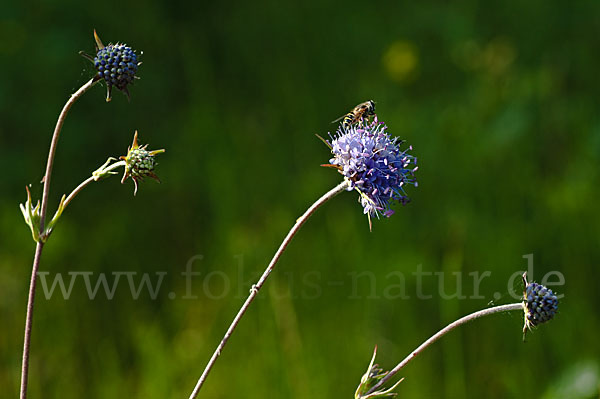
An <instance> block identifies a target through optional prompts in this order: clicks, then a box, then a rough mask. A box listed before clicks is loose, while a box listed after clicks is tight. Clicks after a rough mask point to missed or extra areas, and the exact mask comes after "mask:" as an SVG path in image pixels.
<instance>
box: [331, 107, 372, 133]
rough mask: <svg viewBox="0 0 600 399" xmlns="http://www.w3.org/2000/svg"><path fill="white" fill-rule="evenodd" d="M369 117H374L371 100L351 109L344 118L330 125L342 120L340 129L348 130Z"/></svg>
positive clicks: (341, 117)
mask: <svg viewBox="0 0 600 399" xmlns="http://www.w3.org/2000/svg"><path fill="white" fill-rule="evenodd" d="M371 115H375V102H374V101H372V100H369V101H365V102H364V103H360V104H358V105H357V106H356V107H354V108H353V109H352V111H350V112H348V113H347V114H346V115H344V116H340V117H339V118H337V119H336V120H334V121H332V122H331V123H335V122H337V121H339V120H340V119H341V120H342V128H343V129H348V128H349V127H350V125H353V124H355V123H358V122H359V121H361V120H362V119H363V118H368V117H369V116H371Z"/></svg>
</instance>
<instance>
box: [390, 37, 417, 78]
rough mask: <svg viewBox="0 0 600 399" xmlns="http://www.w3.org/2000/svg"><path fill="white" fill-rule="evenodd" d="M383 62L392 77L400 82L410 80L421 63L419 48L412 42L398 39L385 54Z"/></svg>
mask: <svg viewBox="0 0 600 399" xmlns="http://www.w3.org/2000/svg"><path fill="white" fill-rule="evenodd" d="M382 63H383V67H384V68H385V71H386V72H387V74H388V76H389V77H390V79H392V80H394V81H396V82H399V83H402V82H406V81H409V80H411V79H412V78H413V77H414V76H415V75H416V71H417V68H418V65H419V56H418V54H417V49H416V48H415V46H414V45H413V44H412V43H410V42H407V41H405V40H397V41H395V42H393V43H392V44H391V45H390V46H389V47H388V49H387V50H386V51H385V53H384V54H383V57H382Z"/></svg>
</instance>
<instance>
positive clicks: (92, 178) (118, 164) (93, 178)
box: [64, 161, 126, 209]
mask: <svg viewBox="0 0 600 399" xmlns="http://www.w3.org/2000/svg"><path fill="white" fill-rule="evenodd" d="M125 165H126V164H125V161H119V162H115V163H113V164H112V165H110V166H109V167H107V168H106V169H103V170H102V171H103V173H107V174H108V172H111V171H112V170H114V169H117V168H119V167H121V166H125ZM95 181H98V178H97V177H96V176H93V175H92V176H90V177H88V178H87V179H85V180H84V181H82V182H81V184H79V185H78V186H77V187H76V188H75V189H74V190H73V191H72V192H71V194H69V196H68V197H67V199H66V200H65V202H64V209H66V208H67V205H69V203H70V202H71V201H72V200H73V199H74V198H75V197H76V196H77V194H79V193H80V192H81V191H83V189H84V188H85V187H86V186H87V185H88V184H90V183H93V182H95Z"/></svg>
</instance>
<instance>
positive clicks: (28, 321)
mask: <svg viewBox="0 0 600 399" xmlns="http://www.w3.org/2000/svg"><path fill="white" fill-rule="evenodd" d="M94 83H96V82H95V81H94V79H91V80H90V81H89V82H87V83H86V84H84V85H83V86H81V88H80V89H79V90H77V91H76V92H75V93H73V94H72V95H71V97H70V98H69V99H68V100H67V102H66V104H65V105H64V107H63V109H62V111H61V112H60V115H59V116H58V121H57V122H56V126H55V127H54V133H53V135H52V141H51V142H50V150H49V151H48V162H47V163H46V173H45V174H44V179H43V182H44V191H43V194H42V205H41V210H40V239H41V241H40V242H38V243H37V245H36V248H35V256H34V258H33V267H32V268H31V281H30V283H29V298H28V300H27V315H26V316H25V333H24V337H23V363H22V364H21V390H20V398H21V399H26V398H27V379H28V376H29V351H30V344H31V328H32V323H33V304H34V301H35V285H36V277H37V271H38V268H39V266H40V259H41V257H42V249H43V248H44V243H43V241H44V240H45V239H46V233H45V231H44V229H45V220H46V212H47V211H48V197H49V194H50V178H51V176H52V167H53V165H54V155H55V153H56V147H57V145H58V137H59V136H60V131H61V130H62V127H63V124H64V123H65V118H66V117H67V113H68V112H69V110H70V109H71V107H72V106H73V104H74V103H75V101H77V100H78V99H79V97H81V96H82V95H83V93H85V92H86V91H88V90H89V89H90V88H91V87H92V86H93V85H94Z"/></svg>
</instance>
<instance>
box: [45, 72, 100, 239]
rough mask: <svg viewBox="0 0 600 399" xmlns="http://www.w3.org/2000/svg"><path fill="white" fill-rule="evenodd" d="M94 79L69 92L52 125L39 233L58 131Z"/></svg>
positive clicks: (46, 203)
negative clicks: (54, 124)
mask: <svg viewBox="0 0 600 399" xmlns="http://www.w3.org/2000/svg"><path fill="white" fill-rule="evenodd" d="M95 83H96V81H94V79H90V81H89V82H87V83H86V84H84V85H83V86H81V88H79V90H77V91H76V92H75V93H73V94H71V97H70V98H69V99H68V100H67V103H66V104H65V106H64V107H63V109H62V111H61V112H60V115H59V116H58V121H56V126H55V127H54V134H53V135H52V141H51V142H50V151H48V162H47V163H46V174H45V175H44V180H43V181H44V192H43V194H42V208H41V210H40V234H44V227H45V226H44V222H45V220H46V212H47V210H48V196H49V195H50V178H51V177H52V167H53V166H54V155H55V153H56V147H57V146H58V138H59V136H60V131H61V130H62V127H63V124H64V123H65V119H66V118H67V113H69V110H70V109H71V107H72V106H73V104H75V101H77V100H78V99H79V97H81V96H82V95H83V93H85V92H86V91H88V90H89V89H90V88H91V87H92V86H93V85H94V84H95Z"/></svg>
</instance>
